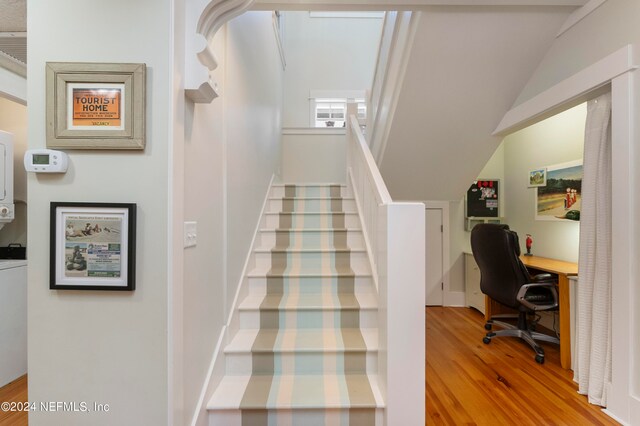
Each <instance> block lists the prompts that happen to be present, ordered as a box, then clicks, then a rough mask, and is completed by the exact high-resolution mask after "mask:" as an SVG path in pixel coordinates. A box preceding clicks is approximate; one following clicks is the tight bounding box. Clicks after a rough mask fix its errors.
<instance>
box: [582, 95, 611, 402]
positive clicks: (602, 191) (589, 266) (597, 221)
mask: <svg viewBox="0 0 640 426" xmlns="http://www.w3.org/2000/svg"><path fill="white" fill-rule="evenodd" d="M583 170H584V177H583V180H582V191H581V199H582V207H581V209H580V210H581V212H580V258H579V263H578V286H577V307H576V308H577V312H576V314H577V315H576V329H577V336H576V345H575V348H576V351H577V356H576V364H577V365H575V366H574V372H575V376H574V380H575V381H576V382H578V392H579V393H581V394H583V395H588V398H589V402H590V403H591V404H597V405H601V406H603V407H606V405H607V395H608V393H609V388H610V386H611V93H607V94H605V95H602V96H600V97H598V98H596V99H592V100H590V101H589V102H588V104H587V122H586V126H585V138H584V162H583Z"/></svg>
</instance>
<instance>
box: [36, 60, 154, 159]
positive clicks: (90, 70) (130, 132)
mask: <svg viewBox="0 0 640 426" xmlns="http://www.w3.org/2000/svg"><path fill="white" fill-rule="evenodd" d="M145 85H146V66H145V64H106V63H84V62H47V148H54V149H144V145H145Z"/></svg>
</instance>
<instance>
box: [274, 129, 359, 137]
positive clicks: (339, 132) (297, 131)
mask: <svg viewBox="0 0 640 426" xmlns="http://www.w3.org/2000/svg"><path fill="white" fill-rule="evenodd" d="M282 134H283V135H320V136H327V135H346V134H347V129H346V128H344V127H284V128H283V129H282Z"/></svg>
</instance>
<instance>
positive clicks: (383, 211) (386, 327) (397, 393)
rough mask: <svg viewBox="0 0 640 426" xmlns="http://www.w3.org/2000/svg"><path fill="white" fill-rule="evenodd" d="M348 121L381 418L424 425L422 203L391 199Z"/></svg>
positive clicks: (351, 176) (355, 124)
mask: <svg viewBox="0 0 640 426" xmlns="http://www.w3.org/2000/svg"><path fill="white" fill-rule="evenodd" d="M349 109H350V110H352V109H353V108H349ZM349 124H350V127H349V135H348V137H349V141H348V143H349V148H348V150H347V151H348V158H347V169H348V170H347V173H348V179H349V181H350V184H351V187H352V189H353V193H354V196H355V198H356V203H357V205H358V210H359V212H360V217H361V220H362V227H363V232H364V236H365V242H366V245H367V251H368V252H369V258H370V259H371V263H372V264H371V268H372V274H373V280H374V282H375V286H376V289H377V292H378V307H379V308H378V327H379V336H378V339H379V356H378V381H379V385H380V388H381V390H382V393H383V396H384V399H385V402H386V410H385V423H386V425H388V426H393V425H408V426H411V425H423V424H424V419H425V417H424V416H425V415H424V400H423V396H424V388H423V385H424V383H423V382H424V372H425V311H424V292H425V217H424V216H425V208H424V204H422V203H399V202H393V200H392V199H391V196H390V195H389V192H388V190H387V188H386V186H385V184H384V181H383V179H382V176H381V174H380V171H379V170H378V167H377V166H376V163H375V161H374V159H373V156H372V154H371V151H370V150H369V147H368V145H367V143H366V141H365V138H364V136H363V134H362V131H361V129H360V126H359V125H358V121H357V119H356V117H355V115H352V114H350V115H349Z"/></svg>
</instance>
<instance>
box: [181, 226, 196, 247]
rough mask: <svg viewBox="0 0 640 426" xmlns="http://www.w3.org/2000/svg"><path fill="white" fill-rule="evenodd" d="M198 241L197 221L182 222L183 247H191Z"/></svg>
mask: <svg viewBox="0 0 640 426" xmlns="http://www.w3.org/2000/svg"><path fill="white" fill-rule="evenodd" d="M197 242H198V222H185V223H184V248H187V247H193V246H195V245H196V244H197Z"/></svg>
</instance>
